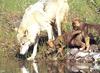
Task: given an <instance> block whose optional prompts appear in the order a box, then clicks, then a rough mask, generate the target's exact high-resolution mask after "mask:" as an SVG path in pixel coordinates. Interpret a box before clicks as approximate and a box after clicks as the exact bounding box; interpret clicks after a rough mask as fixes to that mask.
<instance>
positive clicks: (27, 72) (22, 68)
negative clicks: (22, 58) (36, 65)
mask: <svg viewBox="0 0 100 73" xmlns="http://www.w3.org/2000/svg"><path fill="white" fill-rule="evenodd" d="M21 72H22V73H29V71H28V70H27V69H26V67H25V66H23V67H21Z"/></svg>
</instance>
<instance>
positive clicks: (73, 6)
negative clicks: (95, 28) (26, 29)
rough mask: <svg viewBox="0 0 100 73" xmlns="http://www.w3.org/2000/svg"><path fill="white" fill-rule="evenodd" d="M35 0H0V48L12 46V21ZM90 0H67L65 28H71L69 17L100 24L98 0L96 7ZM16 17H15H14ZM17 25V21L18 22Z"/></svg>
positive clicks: (14, 35)
mask: <svg viewBox="0 0 100 73" xmlns="http://www.w3.org/2000/svg"><path fill="white" fill-rule="evenodd" d="M36 1H37V0H0V50H1V48H4V47H6V48H7V49H8V48H13V47H14V44H15V43H16V32H15V31H13V30H12V29H13V27H15V26H16V24H15V23H14V22H16V21H17V20H19V18H16V17H17V16H23V13H24V10H25V8H26V7H28V6H29V5H30V4H34V2H36ZM90 1H91V0H68V3H69V7H70V11H69V16H68V23H67V25H66V26H65V27H66V30H70V29H71V25H70V24H71V19H72V18H73V17H76V16H78V17H79V18H80V19H81V20H82V21H85V22H88V23H98V24H100V13H97V12H96V8H99V7H100V0H95V1H96V7H95V6H94V5H93V4H92V3H91V2H90ZM15 18H16V19H15ZM18 25H19V23H18Z"/></svg>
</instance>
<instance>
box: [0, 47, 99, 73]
mask: <svg viewBox="0 0 100 73" xmlns="http://www.w3.org/2000/svg"><path fill="white" fill-rule="evenodd" d="M0 73H100V65H99V64H97V63H79V62H75V61H73V60H72V61H69V60H67V58H65V59H64V60H59V61H55V60H48V59H46V58H37V60H36V62H32V61H26V60H25V61H23V60H18V59H17V58H16V57H15V52H14V51H11V50H10V52H9V51H7V50H6V49H4V50H3V49H2V50H0Z"/></svg>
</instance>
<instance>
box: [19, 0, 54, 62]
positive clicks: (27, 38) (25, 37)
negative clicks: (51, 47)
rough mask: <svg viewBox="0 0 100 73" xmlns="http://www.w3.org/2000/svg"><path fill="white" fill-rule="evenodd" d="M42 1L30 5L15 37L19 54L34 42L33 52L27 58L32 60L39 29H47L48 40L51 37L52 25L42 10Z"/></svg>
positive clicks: (35, 51)
mask: <svg viewBox="0 0 100 73" xmlns="http://www.w3.org/2000/svg"><path fill="white" fill-rule="evenodd" d="M43 8H44V5H43V2H41V1H38V2H37V3H35V4H34V5H30V6H29V7H28V8H27V9H26V10H25V14H24V16H23V19H22V22H21V24H20V26H19V28H18V34H17V39H18V41H19V43H20V45H21V47H20V54H22V55H24V54H25V53H26V52H27V50H28V48H29V46H30V45H31V44H34V49H33V53H32V55H31V57H30V58H28V60H29V59H32V60H34V58H35V56H36V53H37V45H38V39H39V38H38V36H39V34H40V32H41V31H45V30H46V31H47V33H48V40H49V41H50V40H52V39H53V33H52V26H51V25H50V21H49V20H48V18H47V16H46V15H45V12H44V11H43Z"/></svg>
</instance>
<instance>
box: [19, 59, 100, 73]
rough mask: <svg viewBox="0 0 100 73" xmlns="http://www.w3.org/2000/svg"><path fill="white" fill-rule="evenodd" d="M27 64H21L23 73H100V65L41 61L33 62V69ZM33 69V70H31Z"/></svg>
mask: <svg viewBox="0 0 100 73" xmlns="http://www.w3.org/2000/svg"><path fill="white" fill-rule="evenodd" d="M26 64H29V63H26V62H20V63H19V65H20V69H21V72H22V73H100V65H98V64H97V63H96V64H85V63H75V62H74V63H70V62H67V61H41V62H38V63H35V62H31V66H32V67H29V68H28V67H27V65H26ZM30 68H31V69H30Z"/></svg>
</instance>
